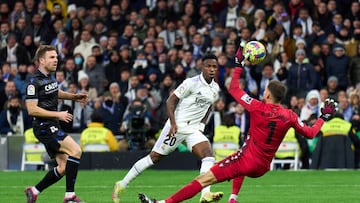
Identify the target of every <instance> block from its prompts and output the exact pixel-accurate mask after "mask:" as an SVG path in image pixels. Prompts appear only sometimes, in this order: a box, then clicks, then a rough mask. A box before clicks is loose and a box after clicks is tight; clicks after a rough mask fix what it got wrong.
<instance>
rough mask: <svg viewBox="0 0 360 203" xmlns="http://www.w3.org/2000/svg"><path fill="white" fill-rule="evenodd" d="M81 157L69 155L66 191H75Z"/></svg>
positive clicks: (66, 170)
mask: <svg viewBox="0 0 360 203" xmlns="http://www.w3.org/2000/svg"><path fill="white" fill-rule="evenodd" d="M79 164H80V159H77V158H75V157H72V156H69V157H68V160H67V162H66V168H65V172H66V192H74V188H75V182H76V176H77V172H78V168H79Z"/></svg>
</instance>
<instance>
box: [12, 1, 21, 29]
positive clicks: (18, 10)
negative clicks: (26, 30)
mask: <svg viewBox="0 0 360 203" xmlns="http://www.w3.org/2000/svg"><path fill="white" fill-rule="evenodd" d="M19 18H25V10H24V4H23V2H22V1H16V2H15V5H14V8H13V10H12V12H11V13H10V17H9V23H10V28H11V29H14V28H15V23H16V21H17V20H18V19H19Z"/></svg>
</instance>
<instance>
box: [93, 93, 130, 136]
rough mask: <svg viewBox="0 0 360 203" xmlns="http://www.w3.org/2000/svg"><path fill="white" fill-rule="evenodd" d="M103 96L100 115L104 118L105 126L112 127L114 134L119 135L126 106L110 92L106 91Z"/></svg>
mask: <svg viewBox="0 0 360 203" xmlns="http://www.w3.org/2000/svg"><path fill="white" fill-rule="evenodd" d="M103 98H104V99H103V102H102V104H101V107H100V109H99V110H98V111H100V115H101V117H102V118H103V122H104V127H106V128H108V129H110V130H111V131H112V133H113V134H114V135H119V134H120V126H121V123H122V118H123V115H124V112H125V108H126V107H124V106H123V105H121V104H120V103H119V102H117V101H115V100H114V99H113V97H112V96H111V94H110V93H109V92H106V93H105V94H104V95H103Z"/></svg>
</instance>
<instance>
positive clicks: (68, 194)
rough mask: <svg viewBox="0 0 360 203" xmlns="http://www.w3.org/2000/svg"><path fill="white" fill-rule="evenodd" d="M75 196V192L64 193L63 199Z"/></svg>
mask: <svg viewBox="0 0 360 203" xmlns="http://www.w3.org/2000/svg"><path fill="white" fill-rule="evenodd" d="M74 195H75V192H65V197H72V196H74Z"/></svg>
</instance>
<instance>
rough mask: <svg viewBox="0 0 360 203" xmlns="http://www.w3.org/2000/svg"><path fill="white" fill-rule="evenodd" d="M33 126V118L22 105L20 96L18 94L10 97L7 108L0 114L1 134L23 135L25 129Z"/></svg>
mask: <svg viewBox="0 0 360 203" xmlns="http://www.w3.org/2000/svg"><path fill="white" fill-rule="evenodd" d="M29 128H31V119H30V117H29V115H28V113H27V111H26V109H23V108H22V107H21V103H20V98H19V97H18V96H16V95H12V96H10V97H9V99H8V102H7V108H6V109H4V110H2V111H1V114H0V134H5V135H8V136H11V135H23V134H24V132H25V130H27V129H29Z"/></svg>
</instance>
